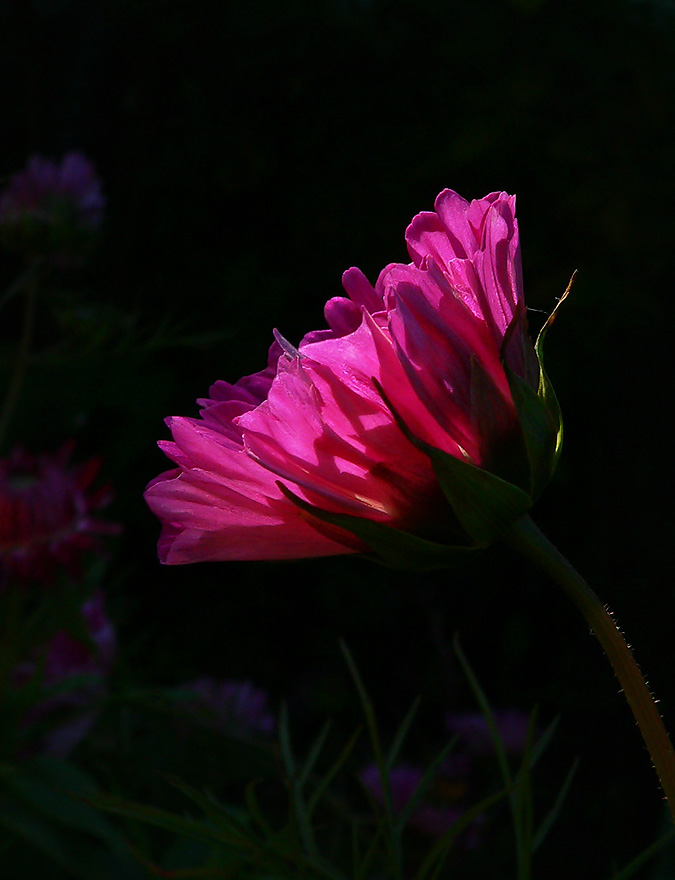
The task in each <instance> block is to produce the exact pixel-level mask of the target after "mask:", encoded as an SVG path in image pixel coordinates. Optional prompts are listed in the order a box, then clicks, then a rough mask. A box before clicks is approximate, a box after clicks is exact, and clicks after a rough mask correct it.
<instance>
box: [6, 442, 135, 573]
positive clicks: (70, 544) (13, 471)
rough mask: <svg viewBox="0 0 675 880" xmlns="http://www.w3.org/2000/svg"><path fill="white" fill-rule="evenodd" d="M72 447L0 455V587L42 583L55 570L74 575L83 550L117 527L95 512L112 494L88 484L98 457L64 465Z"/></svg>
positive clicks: (96, 545)
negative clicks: (77, 463)
mask: <svg viewBox="0 0 675 880" xmlns="http://www.w3.org/2000/svg"><path fill="white" fill-rule="evenodd" d="M72 448H73V447H72V444H66V445H65V446H63V447H62V449H60V450H59V451H58V452H56V453H42V454H39V455H32V454H30V453H28V452H26V451H25V450H23V449H21V448H20V447H17V448H16V449H14V450H13V451H12V453H11V454H10V455H9V457H8V458H5V459H0V589H2V588H3V587H6V586H7V585H8V584H10V583H13V582H16V583H22V584H23V583H29V582H32V583H42V584H45V585H47V584H49V583H51V582H52V581H53V580H54V578H55V577H56V575H57V572H58V571H59V570H65V571H67V572H68V573H69V574H70V575H72V576H78V575H79V573H80V563H81V557H82V555H83V553H85V552H87V551H90V550H94V551H96V550H100V538H99V536H100V535H103V534H111V533H116V532H118V531H119V528H118V526H116V525H114V524H112V523H105V522H103V521H101V520H99V519H98V518H97V517H96V516H94V513H95V512H96V511H97V510H99V509H100V508H102V507H104V506H105V505H106V504H107V503H108V502H109V501H110V498H111V493H110V489H109V487H106V486H104V487H102V488H100V489H94V490H92V488H91V486H92V483H93V482H94V480H95V479H96V476H97V475H98V472H99V470H100V467H101V460H100V459H99V458H91V459H89V460H88V461H86V462H84V463H83V464H80V465H69V464H68V462H69V460H70V456H71V454H72Z"/></svg>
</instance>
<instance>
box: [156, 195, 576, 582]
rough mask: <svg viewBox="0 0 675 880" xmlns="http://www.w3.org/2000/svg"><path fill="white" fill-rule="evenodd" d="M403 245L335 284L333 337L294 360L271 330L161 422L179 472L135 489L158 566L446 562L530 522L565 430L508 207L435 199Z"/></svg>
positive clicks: (502, 202)
mask: <svg viewBox="0 0 675 880" xmlns="http://www.w3.org/2000/svg"><path fill="white" fill-rule="evenodd" d="M406 239H407V243H408V249H409V252H410V255H411V257H412V263H410V264H407V265H402V264H396V263H394V264H390V265H389V266H387V267H386V268H385V269H384V270H383V271H382V272H381V274H380V276H379V278H378V279H377V282H376V284H375V285H374V286H372V285H371V284H370V283H369V281H368V280H367V279H366V278H365V276H364V275H363V273H361V272H360V271H359V270H358V269H349V270H348V271H347V272H346V273H345V274H344V276H343V285H344V288H345V291H346V293H347V297H336V298H334V299H331V300H330V301H329V302H328V303H327V305H326V309H325V315H326V319H327V323H328V329H326V330H322V331H315V332H312V333H309V334H307V336H305V337H304V339H303V340H302V341H301V342H300V344H299V346H298V348H297V349H295V348H294V347H293V346H291V345H290V344H289V343H287V342H286V340H284V339H283V337H281V336H279V335H278V334H276V342H275V344H274V345H273V346H272V348H271V349H270V352H269V360H268V365H267V368H266V369H265V370H263V371H262V372H261V373H257V374H254V375H252V376H247V377H246V378H244V379H241V380H240V381H239V382H237V383H236V384H234V385H230V384H228V383H226V382H222V381H221V382H216V384H215V385H213V386H212V388H211V391H210V396H209V397H208V398H207V399H204V400H201V401H199V402H200V404H201V406H202V410H201V418H199V419H190V418H179V417H176V418H171V419H169V420H168V425H169V427H170V429H171V432H172V434H173V442H162V443H160V447H161V448H162V449H163V450H164V452H165V453H166V454H167V455H168V456H169V458H171V459H173V461H174V462H175V464H176V468H175V469H174V470H172V471H169V472H167V473H164V474H161V475H160V476H159V477H158V478H157V479H155V480H154V481H153V482H151V483H150V485H149V486H148V488H147V490H146V499H147V501H148V503H149V505H150V507H151V508H152V510H153V511H154V512H155V513H156V514H157V515H158V516H159V518H160V519H161V520H162V523H163V526H164V527H163V531H162V536H161V538H160V543H159V552H160V558H161V559H162V561H164V562H168V563H184V562H195V561H200V560H217V559H282V558H292V557H300V556H320V555H331V554H340V553H353V552H362V551H370V552H371V553H373V554H375V555H376V556H378V557H380V558H382V559H384V560H386V561H388V562H393V563H400V564H404V565H423V566H427V565H436V564H445V563H447V561H448V558H449V557H450V556H451V555H452V554H454V553H456V552H460V551H466V550H467V549H468V548H471V547H475V546H481V545H484V544H486V543H489V541H490V540H492V539H493V537H494V536H495V535H496V534H498V533H499V530H500V529H502V528H504V527H505V526H506V525H508V524H509V523H510V522H511V521H513V520H514V519H516V518H517V517H519V516H521V515H522V514H524V513H525V512H526V511H527V509H528V508H529V507H530V505H531V504H532V501H533V499H534V498H535V497H536V495H538V493H539V492H540V491H541V488H542V487H543V485H544V484H545V482H546V481H547V480H548V478H549V477H550V474H551V472H552V470H553V467H554V465H555V459H556V456H557V452H558V448H559V433H560V420H559V414H558V411H557V407H556V404H555V398H554V396H553V394H552V391H551V389H550V386H549V385H548V383H547V381H546V377H545V374H544V373H543V369H542V367H541V364H540V360H539V359H538V355H540V346H538V348H537V350H535V347H534V346H533V345H532V342H531V341H530V339H529V336H528V335H527V326H526V318H525V304H524V298H523V290H522V280H521V266H520V247H519V239H518V226H517V222H516V218H515V199H514V197H513V196H508V195H507V194H506V193H492V194H491V195H489V196H487V197H486V198H484V199H480V200H477V201H474V202H467V201H465V200H464V199H462V198H461V197H460V196H458V195H457V194H456V193H454V192H452V191H450V190H445V191H444V192H442V193H441V194H440V196H439V197H438V199H437V200H436V210H435V211H434V212H427V213H422V214H419V215H418V216H417V217H415V218H414V220H413V221H412V223H411V224H410V226H409V227H408V230H407V232H406ZM451 547H452V548H454V549H453V550H451V549H450V548H451ZM458 548H459V549H458Z"/></svg>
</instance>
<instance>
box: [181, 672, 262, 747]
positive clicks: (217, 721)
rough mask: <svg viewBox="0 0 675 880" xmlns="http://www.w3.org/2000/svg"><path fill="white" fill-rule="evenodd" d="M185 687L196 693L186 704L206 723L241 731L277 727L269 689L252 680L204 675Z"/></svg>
mask: <svg viewBox="0 0 675 880" xmlns="http://www.w3.org/2000/svg"><path fill="white" fill-rule="evenodd" d="M185 688H186V690H188V691H191V692H192V693H193V694H194V696H195V699H194V700H190V701H188V703H187V707H188V708H189V709H190V710H191V711H193V712H195V713H196V714H198V715H199V717H200V718H201V719H202V720H204V721H205V722H206V723H207V724H210V725H212V726H214V727H217V728H219V729H221V730H225V731H230V732H232V733H237V734H240V735H247V734H264V735H266V734H270V733H272V731H273V730H274V728H275V727H276V719H275V717H274V715H273V714H272V713H271V712H270V710H269V706H268V698H267V693H266V692H265V691H264V690H262V689H261V688H257V687H255V685H253V684H252V683H251V682H250V681H229V680H226V681H218V680H216V679H214V678H208V677H205V678H199V679H197V681H194V682H192V683H191V684H187V685H185Z"/></svg>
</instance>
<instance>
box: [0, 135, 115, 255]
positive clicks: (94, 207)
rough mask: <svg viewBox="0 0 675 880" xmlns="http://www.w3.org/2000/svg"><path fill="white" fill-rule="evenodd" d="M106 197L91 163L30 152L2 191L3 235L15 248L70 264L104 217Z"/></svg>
mask: <svg viewBox="0 0 675 880" xmlns="http://www.w3.org/2000/svg"><path fill="white" fill-rule="evenodd" d="M105 205H106V200H105V197H104V195H103V192H102V189H101V181H100V180H99V178H98V175H97V174H96V169H95V167H94V165H93V164H92V162H90V161H89V159H87V158H86V156H84V155H83V154H82V153H79V152H72V153H67V154H66V155H65V156H64V158H63V159H62V161H61V162H56V161H54V160H53V159H45V158H43V157H42V156H31V158H30V159H29V160H28V164H27V165H26V168H25V169H24V170H23V171H19V172H17V173H16V174H14V175H12V177H10V179H9V182H8V184H7V186H6V188H5V190H4V191H3V192H2V193H1V194H0V233H2V237H3V240H4V243H5V244H6V245H7V246H8V247H9V248H10V249H12V250H19V251H23V252H27V253H28V254H29V255H30V256H31V257H35V256H48V255H49V256H52V257H56V258H57V259H58V260H59V261H61V262H63V261H64V260H65V261H66V262H69V261H70V260H71V259H72V258H73V257H75V256H76V254H77V251H78V250H79V249H80V247H81V246H82V244H83V241H82V239H83V236H84V238H87V237H90V236H91V235H92V233H95V232H96V231H97V230H98V228H99V226H100V225H101V222H102V221H103V216H104V211H105Z"/></svg>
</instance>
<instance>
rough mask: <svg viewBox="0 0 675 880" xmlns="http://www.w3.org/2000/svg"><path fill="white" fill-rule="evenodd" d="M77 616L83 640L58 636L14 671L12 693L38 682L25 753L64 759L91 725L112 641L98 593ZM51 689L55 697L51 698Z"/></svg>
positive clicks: (27, 719) (25, 721) (108, 666)
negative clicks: (36, 678) (39, 694)
mask: <svg viewBox="0 0 675 880" xmlns="http://www.w3.org/2000/svg"><path fill="white" fill-rule="evenodd" d="M81 613H82V621H83V623H84V629H85V633H84V634H83V635H84V637H79V636H75V635H73V634H72V633H70V632H66V631H65V630H61V631H59V632H57V633H56V634H55V635H54V637H53V638H52V639H51V641H50V642H49V643H48V644H47V645H45V646H44V647H43V648H41V649H38V650H37V651H36V653H35V657H33V658H32V659H30V660H26V661H24V662H23V663H21V664H20V665H19V666H17V667H16V669H15V670H14V674H13V684H14V686H15V687H21V686H22V685H24V684H26V683H27V682H29V681H30V680H31V679H32V678H33V677H34V676H35V675H36V674H37V675H39V676H40V683H41V692H42V697H41V699H39V700H38V702H36V703H35V704H34V705H33V706H32V707H31V709H30V710H29V711H28V712H27V714H26V716H25V718H24V719H23V726H24V728H25V736H26V739H27V741H28V743H29V749H30V751H40V752H45V753H48V754H52V755H58V756H59V757H65V756H66V755H67V754H69V753H70V752H71V751H72V749H73V748H74V747H75V746H76V745H77V743H78V742H80V740H82V739H83V737H84V736H85V735H86V734H87V733H88V731H89V729H90V728H91V726H92V725H93V723H94V721H95V720H96V717H97V714H98V704H99V703H100V701H101V699H102V698H103V697H104V695H105V690H106V687H105V680H106V677H107V676H108V674H109V673H110V671H111V669H112V665H113V661H114V658H115V653H116V647H117V639H116V636H115V630H114V628H113V626H112V623H111V622H110V620H109V619H108V617H107V615H106V613H105V608H104V603H103V594H102V593H101V592H97V593H95V594H94V596H92V597H91V598H90V599H89V600H88V601H87V602H86V603H85V604H84V605H83V607H82V612H81ZM80 677H82V678H83V679H84V680H83V681H73V686H72V688H67V687H64V685H67V682H68V680H69V679H73V680H74V679H76V678H78V679H79V678H80ZM54 688H57V690H58V693H56V694H54V693H51V691H53V690H54ZM36 731H38V732H37V733H36Z"/></svg>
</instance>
